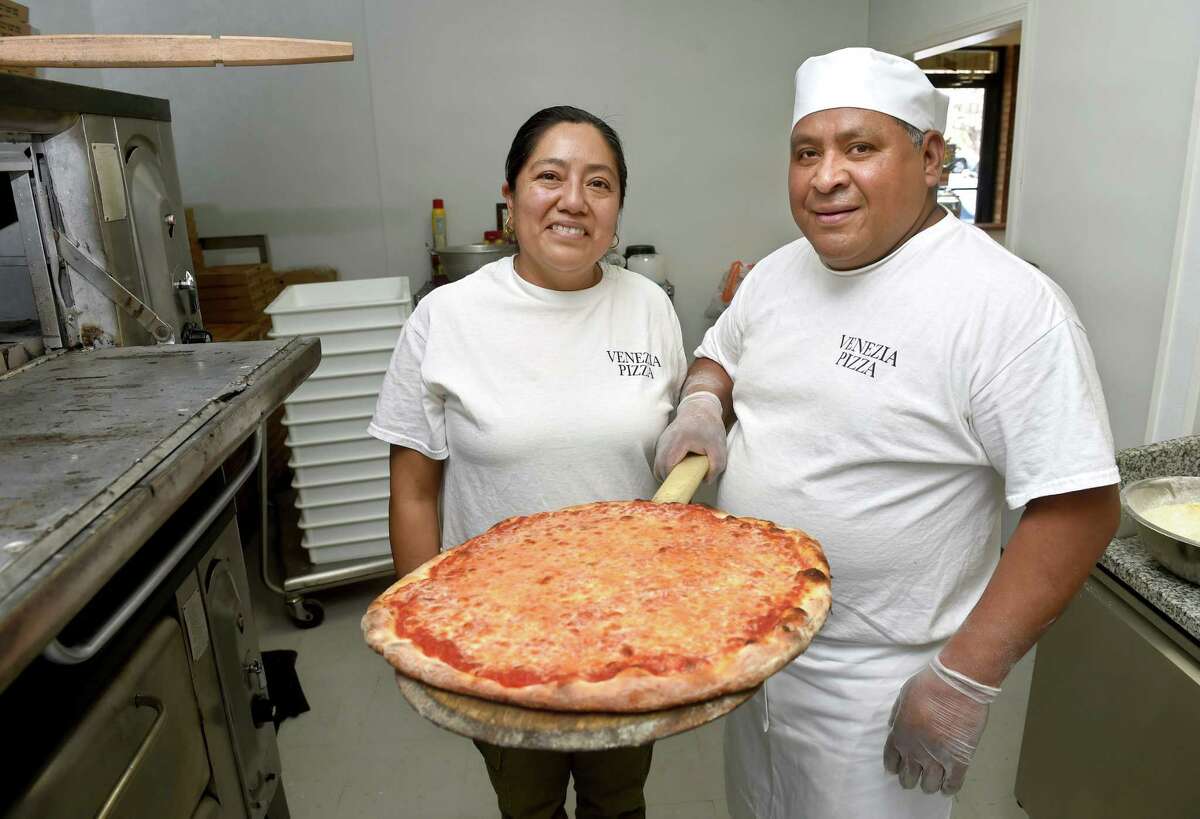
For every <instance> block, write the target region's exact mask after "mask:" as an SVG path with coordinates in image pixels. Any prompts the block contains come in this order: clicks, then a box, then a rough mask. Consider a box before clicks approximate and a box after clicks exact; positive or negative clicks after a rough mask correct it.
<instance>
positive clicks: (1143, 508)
mask: <svg viewBox="0 0 1200 819" xmlns="http://www.w3.org/2000/svg"><path fill="white" fill-rule="evenodd" d="M1121 501H1122V502H1123V504H1124V506H1125V510H1126V511H1127V512H1128V513H1129V517H1130V518H1131V519H1132V520H1133V522H1134V525H1135V527H1136V528H1137V531H1138V535H1139V536H1140V537H1141V540H1142V545H1143V546H1145V547H1146V550H1147V551H1149V552H1150V554H1151V556H1153V557H1154V559H1155V560H1157V561H1158V562H1159V563H1161V564H1162V565H1163V566H1165V567H1166V568H1168V569H1170V570H1171V571H1172V572H1174V573H1175V574H1177V575H1179V576H1180V577H1182V578H1184V579H1185V580H1190V581H1192V582H1193V583H1200V543H1197V542H1196V541H1194V540H1190V539H1188V538H1186V537H1184V536H1182V535H1176V534H1174V533H1173V532H1168V531H1166V530H1164V529H1162V528H1161V527H1158V526H1155V525H1154V524H1153V523H1151V522H1150V521H1148V520H1146V518H1145V517H1143V515H1144V514H1145V513H1146V512H1147V511H1149V510H1150V509H1153V508H1155V507H1156V506H1165V505H1167V504H1170V503H1196V502H1197V501H1200V478H1198V477H1165V478H1146V479H1144V480H1140V481H1137V482H1136V483H1131V484H1130V485H1129V486H1126V487H1125V489H1124V490H1122V492H1121Z"/></svg>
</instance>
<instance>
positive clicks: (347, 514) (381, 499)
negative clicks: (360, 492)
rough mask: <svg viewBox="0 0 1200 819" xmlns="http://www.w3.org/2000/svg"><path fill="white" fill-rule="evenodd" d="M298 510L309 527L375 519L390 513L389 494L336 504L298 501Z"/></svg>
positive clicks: (337, 502)
mask: <svg viewBox="0 0 1200 819" xmlns="http://www.w3.org/2000/svg"><path fill="white" fill-rule="evenodd" d="M296 508H297V509H299V510H300V520H301V521H302V522H303V523H305V524H306V525H308V526H320V525H321V524H324V523H341V522H343V521H347V520H360V519H362V518H374V517H378V516H380V515H386V514H387V513H388V494H387V493H384V494H383V495H376V496H375V497H373V498H363V499H362V500H354V501H336V502H334V503H305V502H304V501H303V500H299V501H296Z"/></svg>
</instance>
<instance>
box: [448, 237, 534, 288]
mask: <svg viewBox="0 0 1200 819" xmlns="http://www.w3.org/2000/svg"><path fill="white" fill-rule="evenodd" d="M516 252H517V246H516V245H487V244H482V243H480V244H474V245H453V246H451V247H444V248H442V249H441V250H439V251H437V255H438V258H439V259H441V260H442V269H443V270H444V271H445V272H446V277H447V278H448V279H450V281H457V280H458V279H461V278H462V277H463V276H466V275H467V274H468V273H474V272H475V271H476V270H478V269H479V268H481V267H483V266H484V265H485V264H490V263H491V262H494V261H496V260H497V259H503V258H504V257H505V256H511V255H512V254H514V253H516Z"/></svg>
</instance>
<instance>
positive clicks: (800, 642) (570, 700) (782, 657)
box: [362, 504, 831, 713]
mask: <svg viewBox="0 0 1200 819" xmlns="http://www.w3.org/2000/svg"><path fill="white" fill-rule="evenodd" d="M591 505H592V504H580V505H579V506H573V507H569V509H579V508H583V507H586V506H591ZM560 511H562V510H560ZM708 511H709V512H710V513H712V515H713V516H714V517H716V518H727V517H733V516H732V515H727V514H725V513H723V512H718V511H716V510H711V509H709V510H708ZM513 520H515V518H509V519H508V520H506V521H501V522H500V523H498V524H497V526H503V525H505V524H507V523H509V522H510V521H513ZM736 520H738V521H742V522H748V523H753V524H754V525H756V526H761V527H763V528H768V527H769V528H771V529H774V530H778V531H783V532H786V533H787V534H788V535H789V536H790V537H792V539H793V541H794V542H795V544H796V546H797V547H798V548H799V550H800V551H801V552H802V553H804V554H806V555H807V556H808V558H809V559H808V560H806V561H805V563H806V564H807V568H805V569H802V570H801V571H802V572H812V570H813V569H815V570H816V572H813V574H818V575H820V579H818V578H816V577H814V578H812V579H813V582H812V583H810V584H808V585H806V586H805V588H804V593H803V595H802V596H801V598H800V599H798V600H795V601H793V604H792V609H791V613H790V615H789V616H786V617H784V618H783V619H782V620H781V621H780V623H779V624H778V625H777V626H776V628H775V629H773V630H772V631H771V632H769V633H768V634H767V635H765V636H764V637H763V638H761V639H759V640H755V641H754V642H751V643H749V644H747V645H746V646H744V647H743V648H741V649H739V650H738V651H737V652H734V653H732V654H729V655H727V656H726V657H724V658H722V660H721V661H720V662H719V664H718V665H716V666H713V665H708V666H704V667H702V668H699V669H696V670H693V671H687V672H680V673H675V674H670V675H657V674H653V673H651V672H648V671H645V670H644V669H640V668H630V669H626V670H625V671H622V672H620V673H618V674H616V675H615V676H613V677H611V678H609V679H607V680H599V681H595V682H591V681H587V680H574V681H569V682H553V683H536V684H533V685H526V686H520V687H510V686H505V685H502V684H500V683H498V682H496V681H495V680H491V679H488V678H486V677H477V676H475V675H473V674H469V673H466V672H463V671H460V670H459V669H457V668H455V667H453V666H451V665H449V664H448V663H445V662H443V661H442V660H440V659H437V658H434V657H430V656H428V655H426V654H425V653H424V652H423V651H421V650H420V649H419V648H418V647H417V646H415V645H414V644H413V643H412V641H411V640H408V639H406V638H403V637H398V636H397V635H396V633H395V628H394V625H395V623H394V617H393V614H392V611H391V608H390V607H389V606H388V605H387V603H386V600H387V598H388V597H389V596H390V595H392V594H394V593H395V592H396V591H398V590H399V589H402V588H404V587H405V586H407V585H409V584H411V583H416V582H419V581H420V580H423V579H425V578H427V577H428V576H429V574H430V572H431V571H432V569H433V567H434V566H436V565H437V564H438V563H440V562H441V561H442V560H444V559H445V558H446V557H447V556H449V555H450V554H452V551H447V552H443V553H441V554H440V555H438V556H437V557H434V558H432V559H431V560H429V561H427V562H426V563H424V564H422V565H421V566H420V567H418V568H417V569H415V570H413V571H412V572H410V573H409V574H407V575H405V576H404V577H403V578H401V579H400V580H398V581H397V582H396V583H393V584H392V585H391V586H390V587H389V588H388V589H387V590H386V591H385V592H383V594H381V595H380V596H379V597H378V598H376V599H375V601H374V602H372V603H371V605H370V607H369V608H368V609H367V612H366V614H365V615H364V616H363V618H362V630H363V636H364V638H365V639H366V642H367V644H368V645H369V646H370V647H371V648H372V649H374V650H375V651H377V652H378V653H379V654H381V655H383V657H384V658H385V659H387V661H388V662H389V663H390V664H391V665H392V666H393V667H394V668H395V669H397V670H398V671H400V672H401V673H402V674H405V675H407V676H409V677H413V678H415V679H418V680H421V681H422V682H425V683H428V684H429V685H433V686H436V687H437V688H443V689H446V690H448V691H456V692H458V693H461V694H468V695H471V696H475V697H482V698H484V699H489V700H495V701H497V702H506V703H511V704H514V705H520V706H525V707H530V708H545V709H549V710H553V711H607V712H618V713H624V712H640V711H657V710H662V709H664V708H670V707H674V706H677V705H686V704H688V703H692V702H701V701H703V700H709V699H713V698H715V697H719V696H721V695H723V694H729V693H733V692H735V691H743V690H746V689H748V688H753V687H754V686H756V685H758V684H759V683H761V682H762V681H763V680H765V679H766V678H767V677H769V676H771V675H772V674H774V673H775V672H777V671H779V670H780V669H781V668H783V667H784V666H786V665H787V664H788V663H789V662H791V661H792V660H793V659H795V658H796V657H797V656H799V655H800V654H801V653H802V652H803V651H804V650H805V649H806V648H808V645H809V643H811V642H812V639H813V637H814V636H815V635H816V633H817V632H818V631H819V630H820V628H821V626H822V625H824V623H825V619H826V617H828V615H829V607H830V601H831V595H830V582H829V564H828V562H827V561H826V559H825V555H824V553H823V552H822V551H821V548H820V544H818V543H817V542H816V541H815V540H813V539H812V538H810V537H809V536H808V535H806V534H805V533H804V532H801V531H799V530H796V529H782V528H781V527H777V526H775V524H773V523H771V522H770V521H765V520H760V519H757V518H736Z"/></svg>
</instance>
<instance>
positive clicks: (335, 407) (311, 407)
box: [283, 390, 379, 424]
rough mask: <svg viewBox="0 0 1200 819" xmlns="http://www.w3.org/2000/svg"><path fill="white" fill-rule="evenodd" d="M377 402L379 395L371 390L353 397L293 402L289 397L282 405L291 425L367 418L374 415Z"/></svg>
mask: <svg viewBox="0 0 1200 819" xmlns="http://www.w3.org/2000/svg"><path fill="white" fill-rule="evenodd" d="M378 401H379V393H378V392H377V391H371V390H367V391H365V392H361V393H357V394H354V395H345V396H335V397H333V398H309V399H306V400H304V401H295V400H292V399H291V398H290V397H289V398H288V400H287V401H285V402H284V404H283V408H284V410H283V412H284V416H285V417H286V418H287V420H288V423H292V424H300V423H303V422H305V421H323V420H325V419H326V418H349V417H351V416H357V415H365V416H367V417H368V418H369V417H370V416H371V415H372V414H374V412H375V404H376V403H377V402H378Z"/></svg>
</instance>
